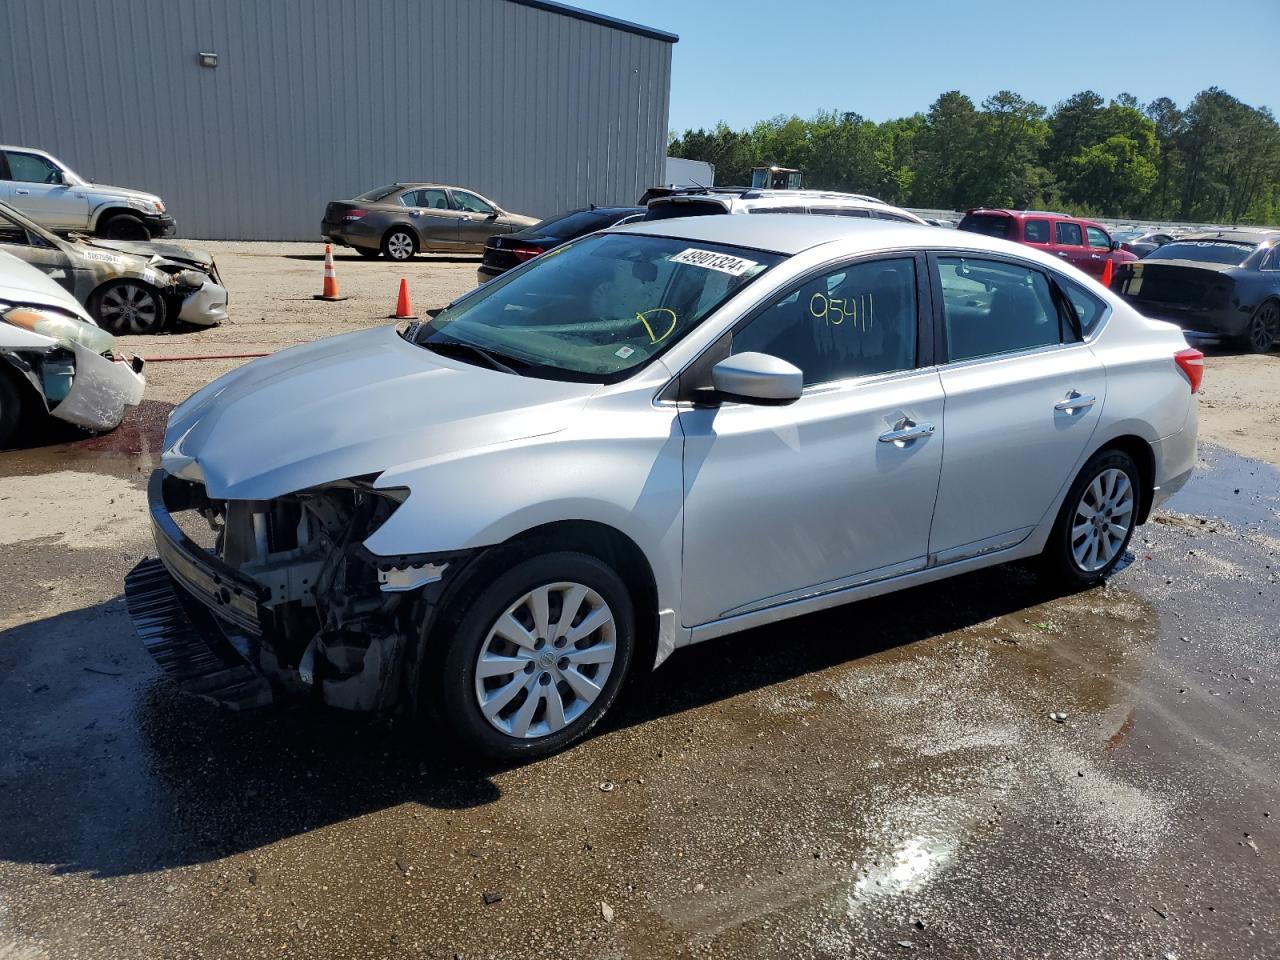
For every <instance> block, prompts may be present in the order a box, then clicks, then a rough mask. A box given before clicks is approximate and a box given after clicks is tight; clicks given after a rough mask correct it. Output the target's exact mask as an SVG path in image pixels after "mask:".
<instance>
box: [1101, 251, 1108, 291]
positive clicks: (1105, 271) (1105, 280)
mask: <svg viewBox="0 0 1280 960" xmlns="http://www.w3.org/2000/svg"><path fill="white" fill-rule="evenodd" d="M1099 282H1100V283H1101V284H1102V285H1103V286H1104V287H1106V288H1107V289H1108V290H1110V289H1111V258H1110V257H1107V265H1106V266H1105V267H1103V268H1102V280H1100V281H1099Z"/></svg>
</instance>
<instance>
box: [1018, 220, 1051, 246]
mask: <svg viewBox="0 0 1280 960" xmlns="http://www.w3.org/2000/svg"><path fill="white" fill-rule="evenodd" d="M1022 239H1023V242H1025V243H1048V242H1049V221H1048V220H1027V221H1026V222H1024V223H1023V224H1022Z"/></svg>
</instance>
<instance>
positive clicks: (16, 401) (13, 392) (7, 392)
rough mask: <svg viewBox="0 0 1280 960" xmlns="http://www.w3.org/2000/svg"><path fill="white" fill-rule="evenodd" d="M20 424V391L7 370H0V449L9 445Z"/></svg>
mask: <svg viewBox="0 0 1280 960" xmlns="http://www.w3.org/2000/svg"><path fill="white" fill-rule="evenodd" d="M21 422H22V391H21V390H20V389H19V388H18V384H16V383H15V382H14V380H13V375H12V374H11V373H10V372H9V371H8V370H0V449H3V448H4V447H7V446H8V445H9V440H10V439H12V437H13V434H14V432H15V431H17V429H18V424H19V423H21Z"/></svg>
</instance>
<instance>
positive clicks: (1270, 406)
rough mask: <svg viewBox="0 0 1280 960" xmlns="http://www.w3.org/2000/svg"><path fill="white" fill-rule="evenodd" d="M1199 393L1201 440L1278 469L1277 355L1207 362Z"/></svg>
mask: <svg viewBox="0 0 1280 960" xmlns="http://www.w3.org/2000/svg"><path fill="white" fill-rule="evenodd" d="M1205 367H1206V371H1205V375H1204V384H1203V386H1201V388H1200V438H1201V439H1202V440H1211V441H1213V442H1214V443H1218V444H1221V445H1222V446H1224V447H1228V448H1230V449H1232V450H1234V451H1236V453H1242V454H1244V455H1245V456H1246V457H1253V458H1255V459H1257V460H1265V461H1266V462H1268V463H1271V464H1275V465H1277V466H1280V352H1276V351H1272V352H1271V353H1269V354H1266V355H1263V356H1228V355H1225V354H1224V355H1222V356H1210V357H1208V358H1207V359H1206V361H1205Z"/></svg>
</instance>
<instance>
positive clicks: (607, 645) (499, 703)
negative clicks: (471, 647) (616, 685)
mask: <svg viewBox="0 0 1280 960" xmlns="http://www.w3.org/2000/svg"><path fill="white" fill-rule="evenodd" d="M617 655H618V649H617V627H616V624H615V622H614V617H613V611H612V610H610V609H609V605H608V604H607V603H606V602H605V601H604V598H603V597H601V596H600V594H598V593H597V592H596V591H594V590H592V589H591V588H590V587H587V586H584V585H583V584H580V583H572V582H560V583H550V584H544V585H543V586H539V587H535V588H533V589H532V590H530V591H529V592H528V593H526V594H525V595H524V596H522V597H521V598H520V599H519V600H517V601H516V602H515V603H513V604H512V605H511V606H510V607H508V608H507V610H506V612H505V613H503V614H502V616H500V617H498V619H497V620H496V621H495V622H494V624H493V626H491V627H490V628H489V633H488V636H487V637H486V638H485V641H484V643H483V644H481V646H480V655H479V657H478V658H477V660H476V670H475V674H476V675H475V687H476V701H477V702H478V703H479V705H480V712H481V713H482V714H483V715H484V717H485V718H486V719H487V720H488V721H489V723H490V724H491V725H492V726H493V727H495V728H496V729H497V730H499V731H501V732H502V733H505V734H507V735H508V736H510V737H516V738H519V739H526V740H527V739H535V738H537V737H545V736H549V735H551V734H554V733H557V732H559V731H560V730H563V729H564V728H565V727H566V726H568V725H569V724H572V723H573V722H574V721H575V720H577V719H578V718H579V717H581V716H582V715H583V714H584V713H586V711H587V710H588V709H589V708H590V707H591V705H592V704H593V703H595V701H596V699H597V698H598V697H599V696H600V694H601V692H602V691H603V690H604V686H605V683H606V681H607V680H608V679H609V674H610V672H611V671H612V670H613V665H614V661H615V660H616V658H617Z"/></svg>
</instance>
